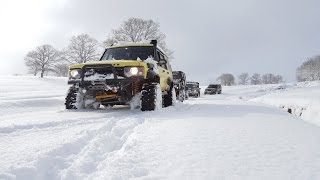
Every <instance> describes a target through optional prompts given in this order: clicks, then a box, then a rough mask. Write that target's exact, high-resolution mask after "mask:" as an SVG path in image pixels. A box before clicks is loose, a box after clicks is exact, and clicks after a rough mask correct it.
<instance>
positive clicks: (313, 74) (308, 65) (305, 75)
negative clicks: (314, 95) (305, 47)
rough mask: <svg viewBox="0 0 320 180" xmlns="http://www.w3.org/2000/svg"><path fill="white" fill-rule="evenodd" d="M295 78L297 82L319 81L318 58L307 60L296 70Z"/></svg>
mask: <svg viewBox="0 0 320 180" xmlns="http://www.w3.org/2000/svg"><path fill="white" fill-rule="evenodd" d="M296 77H297V80H298V81H316V80H320V56H315V57H312V58H309V59H307V61H305V62H304V63H302V65H301V66H299V67H298V68H297V71H296Z"/></svg>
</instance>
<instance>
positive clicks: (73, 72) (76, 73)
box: [69, 69, 80, 79]
mask: <svg viewBox="0 0 320 180" xmlns="http://www.w3.org/2000/svg"><path fill="white" fill-rule="evenodd" d="M69 77H70V78H72V79H80V70H79V69H73V70H70V72H69Z"/></svg>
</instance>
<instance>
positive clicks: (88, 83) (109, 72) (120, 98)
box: [68, 65, 146, 105]
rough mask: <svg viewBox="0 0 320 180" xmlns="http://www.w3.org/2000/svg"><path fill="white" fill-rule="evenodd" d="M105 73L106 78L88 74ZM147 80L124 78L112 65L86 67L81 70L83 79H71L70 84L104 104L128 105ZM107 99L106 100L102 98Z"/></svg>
mask: <svg viewBox="0 0 320 180" xmlns="http://www.w3.org/2000/svg"><path fill="white" fill-rule="evenodd" d="M88 71H92V72H99V74H100V75H101V73H103V76H104V77H105V78H97V79H96V78H93V77H95V74H93V75H89V76H88V74H86V72H88ZM145 81H146V80H145V79H144V77H141V76H134V77H130V78H128V77H123V76H121V75H120V76H119V72H117V70H116V69H115V67H114V66H112V65H99V66H97V65H86V66H83V68H82V69H81V79H69V81H68V84H70V85H77V86H79V87H81V88H83V89H85V90H86V94H88V95H90V96H91V97H95V98H96V100H99V101H101V103H102V104H113V105H117V104H126V103H127V102H129V101H131V99H132V97H133V96H134V95H136V94H137V93H139V92H140V91H141V89H142V85H143V83H144V82H145ZM101 97H105V98H101Z"/></svg>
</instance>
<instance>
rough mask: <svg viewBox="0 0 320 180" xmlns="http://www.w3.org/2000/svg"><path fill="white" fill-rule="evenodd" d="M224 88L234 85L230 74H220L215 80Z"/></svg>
mask: <svg viewBox="0 0 320 180" xmlns="http://www.w3.org/2000/svg"><path fill="white" fill-rule="evenodd" d="M217 80H218V81H220V83H221V84H222V85H224V86H232V85H234V84H235V78H234V76H233V75H232V74H229V73H226V74H222V75H221V76H219V77H218V79H217Z"/></svg>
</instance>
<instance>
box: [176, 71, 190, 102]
mask: <svg viewBox="0 0 320 180" xmlns="http://www.w3.org/2000/svg"><path fill="white" fill-rule="evenodd" d="M172 74H173V84H174V89H175V91H176V97H177V100H179V101H181V102H183V101H184V100H185V99H186V85H187V82H186V74H185V73H184V72H182V71H173V72H172Z"/></svg>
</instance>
